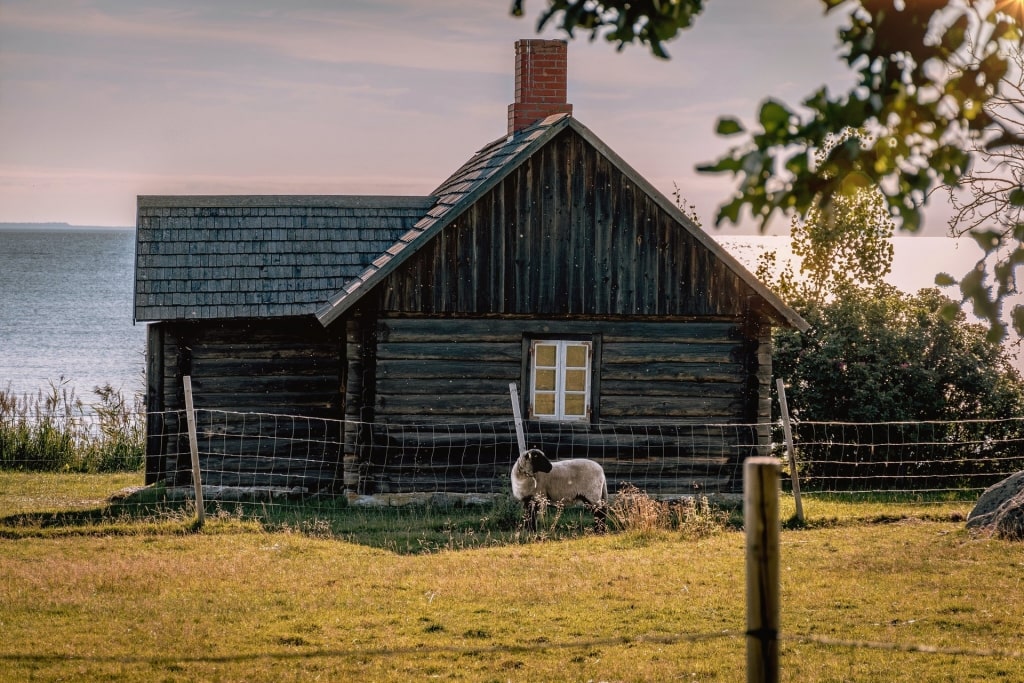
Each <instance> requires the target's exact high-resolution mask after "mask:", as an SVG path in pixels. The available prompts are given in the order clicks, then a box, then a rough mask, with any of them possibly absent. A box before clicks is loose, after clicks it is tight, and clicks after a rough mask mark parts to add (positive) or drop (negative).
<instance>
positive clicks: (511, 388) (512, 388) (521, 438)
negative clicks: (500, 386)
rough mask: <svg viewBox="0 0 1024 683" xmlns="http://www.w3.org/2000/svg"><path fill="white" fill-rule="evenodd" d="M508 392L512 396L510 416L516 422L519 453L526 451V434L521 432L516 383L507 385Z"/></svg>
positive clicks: (521, 420)
mask: <svg viewBox="0 0 1024 683" xmlns="http://www.w3.org/2000/svg"><path fill="white" fill-rule="evenodd" d="M508 393H509V394H510V395H511V398H512V417H513V418H515V422H516V441H517V442H518V443H519V453H520V454H522V453H525V452H526V436H525V435H524V434H523V416H522V414H521V412H520V410H519V388H518V387H516V383H515V382H512V383H511V384H509V385H508Z"/></svg>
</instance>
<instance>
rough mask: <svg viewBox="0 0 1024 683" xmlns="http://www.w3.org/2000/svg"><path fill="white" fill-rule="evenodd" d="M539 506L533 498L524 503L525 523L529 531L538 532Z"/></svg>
mask: <svg viewBox="0 0 1024 683" xmlns="http://www.w3.org/2000/svg"><path fill="white" fill-rule="evenodd" d="M538 507H539V505H538V504H537V501H536V500H535V499H533V498H527V499H526V500H524V501H523V522H524V524H525V525H526V528H527V529H528V530H529V531H533V532H536V531H537V508H538Z"/></svg>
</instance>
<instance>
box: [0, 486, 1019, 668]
mask: <svg viewBox="0 0 1024 683" xmlns="http://www.w3.org/2000/svg"><path fill="white" fill-rule="evenodd" d="M132 476H135V477H138V475H132ZM132 476H128V477H125V476H124V475H91V476H80V475H76V476H64V477H58V476H56V475H46V476H40V475H27V474H26V473H10V472H0V531H3V532H4V533H3V534H2V535H0V557H2V558H3V561H2V562H0V594H2V599H0V624H2V628H3V632H4V639H3V643H2V644H0V661H2V662H3V665H4V673H3V675H2V676H0V678H5V679H9V680H60V679H74V680H78V681H100V680H103V681H108V680H115V681H116V680H125V681H129V680H161V681H191V680H223V681H235V680H239V681H240V680H246V681H277V680H307V679H317V678H319V679H323V680H376V681H406V680H409V679H423V678H440V679H444V680H466V681H505V680H524V681H525V680H574V681H576V680H578V681H586V680H607V681H665V680H697V681H735V680H743V678H744V677H745V651H746V650H745V648H746V644H745V639H744V636H743V632H744V629H745V606H744V585H745V578H744V566H745V558H744V545H745V542H744V536H743V533H742V531H741V530H740V529H739V528H738V527H737V526H736V519H737V517H738V512H737V511H735V510H732V511H721V510H716V509H714V508H713V507H709V508H708V513H709V514H711V515H712V516H714V517H715V518H716V519H717V520H718V521H719V524H717V525H716V526H714V527H713V528H711V529H710V532H709V533H696V532H695V528H694V527H693V526H687V525H686V524H687V523H684V522H683V521H680V520H686V519H689V520H690V521H689V522H688V524H690V525H693V524H696V525H697V528H698V529H700V528H706V527H707V526H708V520H707V519H701V520H699V521H698V522H694V521H693V516H695V515H696V516H698V517H700V516H701V515H702V513H701V508H700V503H699V501H695V503H694V505H693V507H692V508H691V509H690V510H689V511H686V510H683V509H682V508H679V509H674V508H672V507H671V506H669V507H667V508H665V507H661V504H656V505H653V506H651V505H648V504H647V503H645V502H644V501H643V500H641V499H640V498H639V497H638V498H636V499H634V500H633V501H631V502H630V504H629V505H626V504H625V503H623V510H621V511H620V512H619V514H622V515H625V514H626V513H627V512H629V511H630V510H632V511H633V512H632V514H635V515H636V517H637V518H638V520H650V519H653V518H656V517H658V516H661V515H667V516H668V517H669V518H670V520H671V519H672V517H673V515H674V519H675V520H676V521H670V522H669V523H667V524H647V525H645V524H641V523H640V522H639V521H635V522H634V523H632V524H631V525H630V526H628V527H627V526H625V525H622V526H614V527H613V530H612V531H611V532H610V533H608V534H603V535H602V534H594V533H593V532H592V531H590V519H589V517H588V516H587V515H585V514H584V513H582V512H581V511H579V509H578V508H570V509H568V510H564V511H560V514H552V511H549V514H548V516H547V517H546V518H545V525H544V526H542V530H541V532H540V533H539V534H537V535H525V534H523V533H522V531H521V530H520V529H518V528H517V524H518V510H517V509H516V508H515V507H514V506H504V507H503V505H502V504H497V505H494V506H490V507H469V506H467V507H460V506H452V507H447V508H445V507H439V506H434V507H420V508H388V509H367V508H359V507H355V506H350V505H347V504H344V503H342V502H340V501H336V502H333V503H328V502H322V503H320V504H316V505H313V504H308V505H305V506H299V505H294V504H293V505H273V506H271V505H268V506H265V508H263V512H258V511H259V509H260V508H259V506H258V505H256V504H250V505H246V506H228V505H223V504H222V505H217V504H210V505H209V506H208V509H207V523H206V525H205V526H204V527H203V529H202V530H198V531H197V530H196V529H194V528H193V527H192V526H191V523H192V519H193V518H194V509H191V508H189V504H188V503H184V504H175V505H171V504H170V503H167V502H166V501H161V499H160V495H159V494H160V492H159V490H158V489H146V490H145V493H144V495H142V496H141V497H140V496H138V494H135V495H136V497H135V498H132V497H131V496H124V495H122V496H115V497H113V498H110V497H109V494H110V493H112V492H114V491H118V490H120V489H122V488H124V487H133V486H137V485H138V484H139V481H138V479H137V478H134V479H133V478H132ZM35 477H38V480H34V478H35ZM12 488H17V489H19V490H20V491H21V493H19V494H12V493H11V491H12ZM103 491H107V492H108V494H107V496H106V497H105V496H104V495H103ZM61 500H64V502H63V503H62V502H61ZM75 501H77V503H75ZM125 501H132V502H131V503H130V504H126V503H125ZM72 503H75V504H72ZM782 503H783V508H784V509H783V517H784V518H785V517H786V516H788V515H790V514H792V510H791V508H787V506H792V498H791V497H788V496H784V497H783V499H782ZM804 504H805V510H806V512H807V514H808V523H807V525H806V526H804V527H802V528H787V529H784V530H783V532H782V538H781V550H782V560H781V571H782V575H781V580H782V627H783V630H782V642H781V661H782V677H783V680H808V681H842V680H856V681H868V682H872V681H878V682H881V681H886V682H888V681H892V680H915V681H949V680H958V681H959V680H963V681H987V680H1013V679H1014V677H1016V676H1018V675H1019V672H1020V671H1022V670H1024V659H1022V657H1021V655H1020V654H1019V652H1020V650H1021V648H1020V645H1019V634H1020V633H1021V632H1024V593H1022V591H1021V590H1020V580H1021V576H1024V545H1021V544H1019V543H1018V544H1015V543H1010V542H1006V541H999V540H994V539H989V538H979V537H973V536H971V535H969V534H968V533H967V532H966V530H965V529H964V525H963V522H962V519H961V516H962V515H964V514H965V512H966V510H968V509H969V506H968V505H967V504H966V503H965V501H958V500H945V501H942V500H936V501H919V500H906V501H903V502H898V501H889V502H886V501H877V500H851V499H849V498H841V497H836V498H818V497H807V498H806V499H805V501H804ZM886 510H888V512H886ZM726 512H727V516H725V515H726ZM61 515H63V516H61ZM687 515H689V517H687ZM704 516H705V517H706V515H704ZM18 520H20V521H18ZM43 520H49V521H47V522H45V523H44V522H43ZM32 524H37V526H38V528H37V529H35V530H32V528H31V527H32ZM610 526H611V525H610ZM18 529H25V530H26V531H25V532H24V533H20V532H17V530H18ZM854 643H860V644H859V645H854ZM871 644H876V645H877V646H872V645H871ZM925 647H927V648H936V649H938V651H937V652H922V651H918V650H921V649H924V648H925ZM1015 653H1018V654H1015Z"/></svg>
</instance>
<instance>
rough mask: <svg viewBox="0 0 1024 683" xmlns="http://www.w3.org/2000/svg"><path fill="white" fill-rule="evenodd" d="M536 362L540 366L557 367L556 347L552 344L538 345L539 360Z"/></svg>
mask: <svg viewBox="0 0 1024 683" xmlns="http://www.w3.org/2000/svg"><path fill="white" fill-rule="evenodd" d="M534 362H535V363H536V364H537V365H538V366H544V367H549V368H553V367H555V347H554V346H553V345H551V344H537V358H536V359H535V361H534Z"/></svg>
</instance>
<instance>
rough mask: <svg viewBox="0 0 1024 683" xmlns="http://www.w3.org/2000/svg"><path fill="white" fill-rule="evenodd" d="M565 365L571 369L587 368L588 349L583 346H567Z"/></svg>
mask: <svg viewBox="0 0 1024 683" xmlns="http://www.w3.org/2000/svg"><path fill="white" fill-rule="evenodd" d="M565 365H566V367H569V368H585V367H587V347H586V346H585V345H583V344H572V345H570V346H566V347H565Z"/></svg>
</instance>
